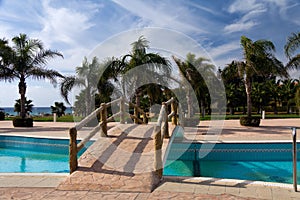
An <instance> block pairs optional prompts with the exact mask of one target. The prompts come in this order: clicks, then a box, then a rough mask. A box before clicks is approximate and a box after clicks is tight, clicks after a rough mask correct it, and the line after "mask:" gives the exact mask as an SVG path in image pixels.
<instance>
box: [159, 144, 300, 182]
mask: <svg viewBox="0 0 300 200" xmlns="http://www.w3.org/2000/svg"><path fill="white" fill-rule="evenodd" d="M210 145H211V144H205V143H192V144H188V143H176V142H173V143H172V144H171V147H170V149H169V153H168V155H167V159H166V161H165V164H164V166H165V167H164V175H165V176H193V177H214V178H228V179H242V180H251V181H266V182H278V183H292V182H293V178H292V177H293V174H292V170H293V169H292V167H293V164H292V144H291V143H286V142H276V143H217V144H215V146H214V147H213V149H211V148H210V147H211V146H210ZM297 146H298V149H299V147H300V144H297ZM298 154H299V150H298ZM299 155H300V154H299ZM298 161H300V159H299V156H298ZM297 173H298V174H300V167H299V165H298V167H297ZM299 181H300V178H298V182H299Z"/></svg>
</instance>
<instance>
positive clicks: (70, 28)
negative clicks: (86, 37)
mask: <svg viewBox="0 0 300 200" xmlns="http://www.w3.org/2000/svg"><path fill="white" fill-rule="evenodd" d="M42 9H43V15H42V16H39V18H38V21H39V23H40V24H41V26H42V30H37V32H36V35H38V36H39V37H40V38H44V40H45V41H47V42H48V43H50V45H51V44H52V43H55V42H57V43H59V42H63V43H66V44H67V45H69V46H73V45H78V43H79V42H78V38H79V37H80V36H82V35H83V32H84V31H87V30H88V29H90V28H91V27H93V26H94V24H93V23H91V22H90V20H91V17H92V15H91V13H92V12H93V11H94V9H96V8H92V9H91V11H90V13H82V12H79V11H77V10H74V9H72V8H65V7H60V8H54V7H52V6H51V5H50V2H49V1H43V4H42ZM80 45H82V44H80Z"/></svg>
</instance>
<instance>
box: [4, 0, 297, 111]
mask: <svg viewBox="0 0 300 200" xmlns="http://www.w3.org/2000/svg"><path fill="white" fill-rule="evenodd" d="M299 10H300V1H299V0H229V1H223V0H210V1H204V0H177V1H174V0H164V1H161V0H149V1H137V0H112V1H108V0H94V1H92V0H90V1H88V0H68V1H61V0H44V1H36V0H22V1H20V0H0V37H1V38H7V39H11V38H12V37H13V36H16V35H18V34H19V33H26V34H27V35H28V36H29V37H31V38H38V39H40V40H42V41H43V42H44V44H45V46H46V47H47V48H50V49H54V50H58V51H60V52H62V53H63V55H64V59H60V58H56V59H54V60H52V61H51V62H49V64H48V67H49V68H53V69H56V70H58V71H59V72H61V73H63V74H72V73H74V69H75V67H76V66H80V65H81V62H82V59H83V57H84V56H88V55H89V54H90V52H91V51H92V50H93V49H94V48H95V47H96V46H97V45H98V44H99V43H102V42H103V41H105V40H107V39H108V38H111V37H112V36H114V35H116V34H120V33H121V32H123V31H128V30H132V29H137V28H147V27H157V28H165V29H169V30H174V31H179V32H181V33H183V34H185V35H186V36H188V37H190V38H192V39H193V40H195V41H196V42H197V43H198V44H199V45H201V46H202V47H203V48H204V49H205V50H206V51H207V52H208V54H209V55H210V58H211V59H212V60H213V62H214V63H215V64H216V66H217V67H219V66H220V67H223V66H225V65H226V64H227V63H230V62H231V61H232V60H241V59H242V58H243V56H242V51H241V48H240V37H241V35H246V36H247V37H249V38H251V39H252V40H258V39H267V40H271V41H272V42H273V43H274V44H275V46H276V49H277V51H276V55H277V57H278V58H279V59H280V60H281V61H282V62H283V63H286V58H285V57H284V54H283V46H284V44H285V42H286V38H287V37H288V36H289V35H290V34H291V33H292V32H299V31H300V28H299V27H300V12H299ZM157 37H159V36H157ZM132 42H133V41H126V43H127V44H120V46H122V45H127V46H128V47H130V43H132ZM150 46H151V41H150ZM116 56H118V55H116ZM198 56H201V55H198ZM27 82H28V91H27V92H28V93H27V96H28V98H29V99H32V100H33V103H34V104H35V106H50V105H52V104H53V102H54V101H62V98H61V97H60V95H59V90H58V88H53V86H52V85H51V84H49V83H48V82H47V81H45V82H36V81H29V80H28V81H27ZM17 98H19V95H18V90H17V81H15V82H12V83H6V82H4V81H1V82H0V107H6V106H13V104H14V100H15V99H17Z"/></svg>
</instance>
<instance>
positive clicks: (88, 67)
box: [60, 57, 100, 115]
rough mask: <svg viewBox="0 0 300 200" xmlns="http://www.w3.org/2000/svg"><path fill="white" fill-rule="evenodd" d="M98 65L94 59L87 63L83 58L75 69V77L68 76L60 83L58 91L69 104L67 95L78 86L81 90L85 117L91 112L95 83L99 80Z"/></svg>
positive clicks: (95, 88) (95, 89)
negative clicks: (83, 98) (83, 97)
mask: <svg viewBox="0 0 300 200" xmlns="http://www.w3.org/2000/svg"><path fill="white" fill-rule="evenodd" d="M99 72H100V64H99V62H98V59H97V58H96V57H94V58H93V60H92V62H91V63H89V62H88V60H87V58H86V57H84V59H83V62H82V65H81V66H80V67H76V75H75V76H68V77H65V78H64V79H63V81H62V82H61V83H60V91H61V95H62V97H63V98H64V100H65V101H66V102H67V103H68V104H70V102H69V99H68V95H69V92H70V91H71V90H72V89H73V88H74V87H75V86H79V87H82V88H83V90H82V91H83V92H84V96H85V101H84V103H85V115H88V114H89V113H91V112H92V109H93V105H94V104H93V102H94V98H93V96H94V95H95V93H96V91H97V81H98V80H99Z"/></svg>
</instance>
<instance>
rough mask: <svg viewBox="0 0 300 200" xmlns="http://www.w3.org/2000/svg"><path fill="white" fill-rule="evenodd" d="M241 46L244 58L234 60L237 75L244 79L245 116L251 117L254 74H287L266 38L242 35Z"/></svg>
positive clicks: (272, 45) (267, 75)
mask: <svg viewBox="0 0 300 200" xmlns="http://www.w3.org/2000/svg"><path fill="white" fill-rule="evenodd" d="M241 46H242V48H243V54H244V60H245V61H242V62H236V64H237V65H238V68H239V75H240V76H241V78H243V80H244V84H245V88H246V95H247V116H248V117H249V118H250V117H251V112H252V101H251V93H252V79H253V77H254V75H259V76H265V77H272V76H274V75H279V76H285V77H287V76H288V73H287V71H286V69H285V68H284V66H283V65H282V63H281V62H280V61H279V60H277V59H276V58H275V56H274V52H275V46H274V44H273V43H272V42H271V41H268V40H257V41H255V42H253V41H252V40H251V39H249V38H247V37H245V36H242V37H241Z"/></svg>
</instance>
